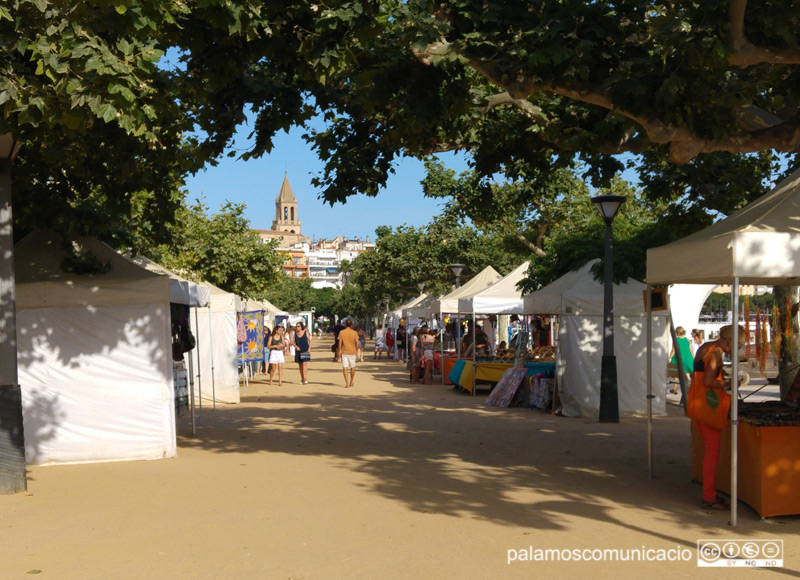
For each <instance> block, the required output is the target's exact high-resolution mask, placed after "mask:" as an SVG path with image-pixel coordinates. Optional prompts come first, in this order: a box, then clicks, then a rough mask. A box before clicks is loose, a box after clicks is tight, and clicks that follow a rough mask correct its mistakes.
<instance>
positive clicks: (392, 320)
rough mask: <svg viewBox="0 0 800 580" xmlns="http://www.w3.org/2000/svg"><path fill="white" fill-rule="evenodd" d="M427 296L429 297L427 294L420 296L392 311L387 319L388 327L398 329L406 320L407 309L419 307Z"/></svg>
mask: <svg viewBox="0 0 800 580" xmlns="http://www.w3.org/2000/svg"><path fill="white" fill-rule="evenodd" d="M427 296H428V295H427V294H420V295H419V296H415V297H414V298H412V299H410V300H407V301H406V302H404V303H403V304H401V305H400V306H398V307H397V308H395V309H394V310H391V311H390V312H389V318H388V319H387V320H388V322H387V324H388V326H390V327H392V328H397V327H398V326H400V320H402V319H403V318H405V314H404V312H405V311H406V310H407V309H409V308H413V307H414V306H416V305H418V304H419V303H420V302H422V301H423V300H424V299H425V298H426V297H427Z"/></svg>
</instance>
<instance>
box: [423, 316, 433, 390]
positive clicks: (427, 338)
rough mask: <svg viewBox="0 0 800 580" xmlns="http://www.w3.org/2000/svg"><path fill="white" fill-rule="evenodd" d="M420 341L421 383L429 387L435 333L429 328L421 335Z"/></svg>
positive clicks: (431, 374)
mask: <svg viewBox="0 0 800 580" xmlns="http://www.w3.org/2000/svg"><path fill="white" fill-rule="evenodd" d="M421 339H422V358H423V359H424V360H423V362H422V364H423V365H424V368H425V374H424V376H423V379H422V382H423V383H425V384H426V385H430V384H431V378H432V376H433V359H434V343H435V342H436V331H435V330H434V329H432V328H429V329H428V332H426V333H425V334H423V335H422V337H421Z"/></svg>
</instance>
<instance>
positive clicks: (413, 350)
mask: <svg viewBox="0 0 800 580" xmlns="http://www.w3.org/2000/svg"><path fill="white" fill-rule="evenodd" d="M421 348H422V347H421V346H420V343H419V328H417V329H416V330H413V331H412V332H411V336H410V337H409V339H408V365H407V366H408V370H409V371H411V375H410V377H411V382H412V383H418V382H419V365H418V364H417V360H419V359H418V356H419V351H420V350H421Z"/></svg>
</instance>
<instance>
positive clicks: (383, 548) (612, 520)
mask: <svg viewBox="0 0 800 580" xmlns="http://www.w3.org/2000/svg"><path fill="white" fill-rule="evenodd" d="M329 345H330V339H328V340H325V339H323V340H321V341H317V342H315V345H314V346H315V348H314V352H313V355H314V360H313V361H312V363H311V370H310V377H309V378H310V379H311V381H312V382H311V384H309V385H300V384H299V382H300V381H299V375H298V372H297V366H296V365H295V364H293V363H289V364H287V365H286V367H285V369H284V370H285V380H284V384H283V386H282V387H278V386H277V385H275V386H273V387H268V386H267V384H266V382H265V381H264V380H263V379H261V378H260V379H259V380H257V381H255V382H251V383H250V385H249V387H248V389H247V393H246V395H245V396H243V398H242V403H241V404H239V405H227V406H220V405H218V406H217V409H216V410H215V411H212V410H211V409H210V407H209V406H208V405H204V407H203V414H202V425H201V426H200V427H199V429H198V433H197V436H196V437H192V435H191V428H190V427H191V424H190V422H189V418H188V417H187V416H186V415H184V416H183V417H180V418H179V441H178V445H179V449H178V457H177V458H175V459H167V460H160V461H138V462H122V463H106V464H89V465H65V466H51V467H35V466H34V467H31V468H30V470H29V485H28V487H29V489H28V492H27V493H24V494H18V495H15V496H0V525H1V526H2V540H1V542H2V557H0V580H8V579H12V580H13V579H22V578H31V577H35V578H42V579H45V578H50V579H73V578H74V579H81V580H89V579H109V578H121V579H128V578H131V579H138V578H142V579H162V578H164V579H171V578H181V579H186V578H199V579H206V578H208V579H228V578H230V579H240V578H241V579H270V580H271V579H277V580H287V579H306V580H336V579H348V580H359V579H429V578H430V579H490V578H514V579H515V578H526V579H528V578H579V577H580V578H589V579H595V578H620V577H623V578H625V577H630V578H678V577H683V576H685V575H688V574H693V575H697V576H696V577H698V578H737V577H745V576H746V577H748V578H749V577H760V578H779V577H800V572H799V570H800V533H799V532H800V517H783V518H772V519H768V520H763V521H762V520H761V519H760V518H759V517H758V516H757V515H756V513H755V512H754V511H753V510H752V509H750V508H749V507H747V506H746V505H745V504H739V505H740V509H739V526H738V527H737V528H735V529H732V528H730V527H729V526H728V525H727V522H728V519H729V517H728V516H729V514H728V513H727V512H725V513H707V512H704V511H701V510H700V509H699V503H700V486H699V485H697V484H694V483H692V482H691V481H690V468H689V464H690V436H689V424H688V421H687V419H685V418H684V417H683V416H682V413H680V412H679V410H678V409H677V408H676V407H674V406H673V407H671V411H670V416H669V417H666V418H659V419H657V420H656V422H655V437H656V447H655V471H656V478H655V479H653V480H648V478H647V446H646V422H645V420H644V419H628V418H624V419H623V421H622V422H621V423H620V424H615V425H608V424H598V423H597V422H595V421H593V420H583V419H568V418H563V417H553V416H550V415H545V414H542V413H539V412H536V411H530V410H526V409H497V408H490V407H487V406H486V405H484V404H483V401H484V400H485V394H484V396H478V397H476V398H472V397H469V396H467V395H464V394H459V393H456V392H455V391H453V390H452V389H450V388H449V387H443V386H442V385H440V384H439V385H430V386H424V385H411V384H410V383H409V382H408V380H407V373H406V371H405V367H404V366H403V365H401V364H400V363H398V362H394V361H387V360H385V359H383V360H373V359H372V355H371V354H370V355H368V358H367V360H366V361H365V362H364V363H363V364H360V365H359V367H358V373H357V375H356V381H355V387H354V388H351V389H345V388H343V387H344V380H343V378H342V373H341V368H340V366H339V365H337V364H335V363H333V362H332V361H331V358H330V355H329V351H328V346H329ZM797 492H798V493H800V490H797ZM708 538H747V539H780V540H783V541H784V567H783V568H780V569H773V570H763V569H761V570H743V569H742V570H735V569H724V568H706V569H698V568H697V551H696V544H697V541H698V540H699V539H708ZM529 548H530V549H531V552H530V554H532V555H534V554H535V552H534V551H535V550H537V549H541V550H548V549H549V550H551V551H561V552H563V551H566V550H602V549H605V548H612V549H618V550H620V551H625V550H631V549H638V550H640V551H642V550H651V555H653V556H655V554H656V551H662V553H663V554H666V553H667V552H666V551H668V550H671V551H672V552H671V554H673V555H674V556H678V555H679V554H682V555H683V556H682V557H684V558H688V559H686V560H685V561H661V562H658V561H622V562H620V561H575V560H571V561H563V560H562V561H538V562H526V561H515V562H511V563H509V557H510V555H511V556H516V557H517V558H520V557H521V556H524V555H525V552H523V551H527V550H528V549H529ZM551 553H552V552H551Z"/></svg>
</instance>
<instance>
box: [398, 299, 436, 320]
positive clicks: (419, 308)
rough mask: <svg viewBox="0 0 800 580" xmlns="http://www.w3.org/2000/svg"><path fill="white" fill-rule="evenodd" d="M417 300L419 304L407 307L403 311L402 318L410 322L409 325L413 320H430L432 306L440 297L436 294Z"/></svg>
mask: <svg viewBox="0 0 800 580" xmlns="http://www.w3.org/2000/svg"><path fill="white" fill-rule="evenodd" d="M417 298H418V299H419V300H418V301H417V302H415V303H414V304H412V305H411V306H406V307H405V308H403V311H402V312H403V315H402V317H403V318H405V319H406V320H408V321H409V325H410V324H411V319H418V320H422V319H425V318H428V316H429V315H430V309H431V304H433V301H434V300H436V299H437V298H439V297H438V296H436V295H434V294H422V295H420V296H418V297H417Z"/></svg>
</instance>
